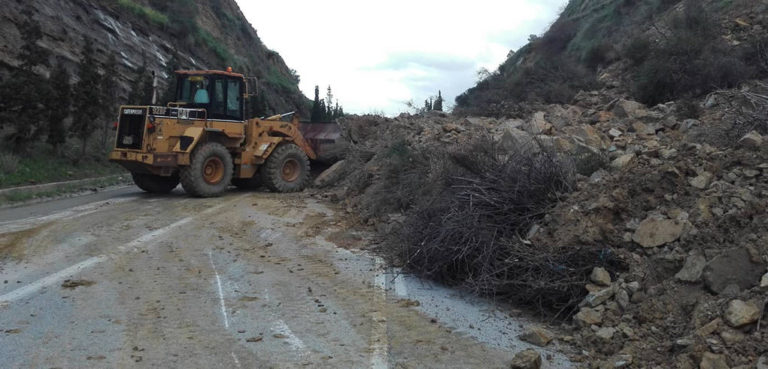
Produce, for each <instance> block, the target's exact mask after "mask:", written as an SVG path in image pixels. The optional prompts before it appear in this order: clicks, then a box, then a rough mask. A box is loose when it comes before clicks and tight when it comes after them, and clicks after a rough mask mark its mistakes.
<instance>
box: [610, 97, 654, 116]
mask: <svg viewBox="0 0 768 369" xmlns="http://www.w3.org/2000/svg"><path fill="white" fill-rule="evenodd" d="M613 114H614V115H615V116H616V117H617V118H631V119H638V118H645V117H646V116H648V109H647V108H646V106H645V105H643V104H641V103H639V102H637V101H631V100H624V99H621V100H619V101H617V102H616V104H615V105H614V107H613Z"/></svg>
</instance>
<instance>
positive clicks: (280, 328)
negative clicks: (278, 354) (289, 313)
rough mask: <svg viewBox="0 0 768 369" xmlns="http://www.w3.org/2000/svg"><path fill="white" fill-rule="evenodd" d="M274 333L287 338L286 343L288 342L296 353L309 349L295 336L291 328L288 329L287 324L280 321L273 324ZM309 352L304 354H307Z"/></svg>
mask: <svg viewBox="0 0 768 369" xmlns="http://www.w3.org/2000/svg"><path fill="white" fill-rule="evenodd" d="M272 332H275V333H279V334H282V335H283V336H285V337H286V339H285V341H286V342H288V344H289V345H291V347H292V348H293V349H294V350H296V351H305V350H304V349H305V348H306V347H307V346H306V345H305V344H304V342H303V341H302V340H301V339H300V338H299V337H296V335H295V334H293V331H291V328H289V327H288V324H285V322H284V321H283V320H282V319H280V320H277V321H276V322H274V323H272ZM306 353H307V352H304V354H306Z"/></svg>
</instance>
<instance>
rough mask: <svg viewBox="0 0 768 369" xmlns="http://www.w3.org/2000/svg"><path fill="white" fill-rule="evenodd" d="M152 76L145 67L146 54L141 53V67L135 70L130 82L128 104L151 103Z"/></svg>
mask: <svg viewBox="0 0 768 369" xmlns="http://www.w3.org/2000/svg"><path fill="white" fill-rule="evenodd" d="M153 82H154V81H153V78H152V74H151V73H150V72H149V70H148V69H147V58H146V54H142V62H141V67H139V69H138V70H137V71H136V77H135V78H134V79H133V81H132V82H131V86H130V89H131V91H130V93H129V94H128V104H131V105H150V104H152V94H153V92H154V91H153V86H152V84H153Z"/></svg>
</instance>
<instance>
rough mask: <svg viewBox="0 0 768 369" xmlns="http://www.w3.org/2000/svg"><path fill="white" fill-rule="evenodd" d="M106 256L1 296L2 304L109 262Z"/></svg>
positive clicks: (79, 264)
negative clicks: (106, 261) (103, 262)
mask: <svg viewBox="0 0 768 369" xmlns="http://www.w3.org/2000/svg"><path fill="white" fill-rule="evenodd" d="M107 259H108V258H107V256H106V255H99V256H94V257H92V258H90V259H87V260H84V261H81V262H79V263H77V264H75V265H72V266H71V267H69V268H67V269H64V270H62V271H59V272H56V273H53V274H51V275H49V276H47V277H44V278H40V279H38V280H36V281H34V282H32V283H30V284H28V285H26V286H24V287H21V288H19V289H16V290H13V291H11V292H9V293H6V294H5V295H2V296H0V302H11V301H15V300H18V299H20V298H22V297H25V296H27V295H30V294H32V293H34V292H37V291H38V290H41V289H43V288H45V287H48V286H51V285H53V284H56V283H59V282H60V281H62V280H63V279H65V278H67V277H70V276H72V275H74V274H76V273H79V272H81V271H83V270H84V269H87V268H90V267H92V266H94V265H96V264H98V263H101V262H102V261H105V260H107Z"/></svg>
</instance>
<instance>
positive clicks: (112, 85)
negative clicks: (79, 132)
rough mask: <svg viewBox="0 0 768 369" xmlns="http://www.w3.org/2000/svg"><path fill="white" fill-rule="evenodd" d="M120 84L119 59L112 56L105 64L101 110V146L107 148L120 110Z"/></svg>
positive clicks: (102, 79)
mask: <svg viewBox="0 0 768 369" xmlns="http://www.w3.org/2000/svg"><path fill="white" fill-rule="evenodd" d="M117 91H118V84H117V58H116V56H115V54H110V56H109V58H107V62H106V64H104V73H103V74H102V77H101V104H99V107H100V108H101V112H100V118H102V122H104V124H103V125H102V126H101V146H102V147H106V145H107V141H108V139H109V137H110V135H111V134H110V133H111V130H110V127H111V125H112V123H113V122H114V121H115V119H116V117H117V110H118V96H117Z"/></svg>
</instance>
